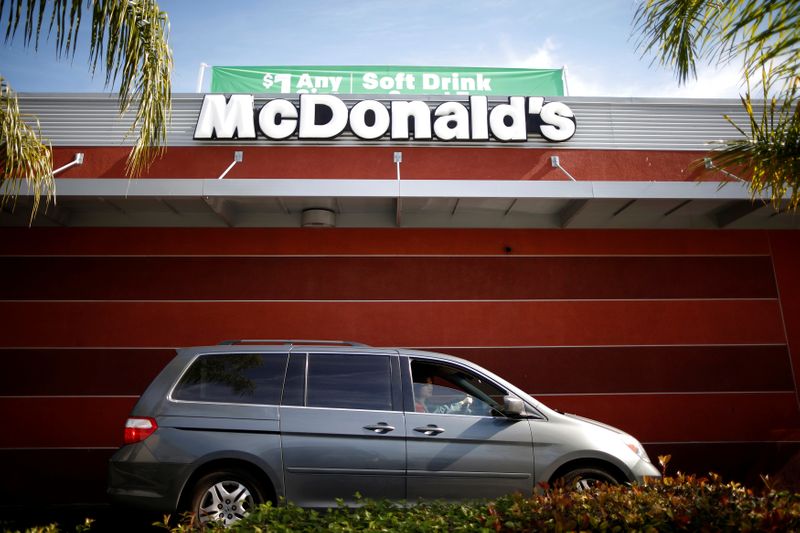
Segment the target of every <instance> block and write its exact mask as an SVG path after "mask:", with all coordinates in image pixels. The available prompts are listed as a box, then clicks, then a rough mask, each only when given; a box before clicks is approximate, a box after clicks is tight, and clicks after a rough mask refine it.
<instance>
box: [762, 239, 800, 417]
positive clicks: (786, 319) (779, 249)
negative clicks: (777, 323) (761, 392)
mask: <svg viewBox="0 0 800 533" xmlns="http://www.w3.org/2000/svg"><path fill="white" fill-rule="evenodd" d="M769 242H770V247H771V250H772V258H773V261H774V265H775V279H776V282H777V284H778V294H779V297H780V306H781V315H782V318H783V324H784V328H785V329H786V338H787V341H788V343H789V353H790V354H791V356H792V366H793V369H794V380H795V385H796V384H797V383H800V277H798V273H800V232H797V231H771V232H769ZM798 395H800V390H798ZM798 400H799V401H800V396H798Z"/></svg>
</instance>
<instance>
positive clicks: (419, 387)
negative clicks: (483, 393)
mask: <svg viewBox="0 0 800 533" xmlns="http://www.w3.org/2000/svg"><path fill="white" fill-rule="evenodd" d="M417 374H418V373H416V372H415V375H414V410H415V411H416V412H418V413H435V414H448V413H461V414H469V412H470V406H471V405H472V396H469V395H466V396H465V397H464V399H463V400H459V401H456V402H447V403H442V404H436V403H435V402H434V401H433V400H432V398H433V392H434V387H437V388H438V389H440V390H442V391H444V392H446V393H447V394H448V395H449V394H452V393H455V392H457V393H460V394H463V392H462V391H457V390H455V389H451V388H449V387H443V386H441V385H434V384H433V377H432V376H430V375H427V376H418V375H417ZM418 380H419V381H418Z"/></svg>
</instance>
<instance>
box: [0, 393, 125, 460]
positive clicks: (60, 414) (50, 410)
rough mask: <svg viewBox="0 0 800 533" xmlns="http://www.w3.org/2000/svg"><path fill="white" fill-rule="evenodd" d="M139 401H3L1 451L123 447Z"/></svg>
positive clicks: (108, 398)
mask: <svg viewBox="0 0 800 533" xmlns="http://www.w3.org/2000/svg"><path fill="white" fill-rule="evenodd" d="M136 400H137V398H114V397H98V396H94V397H72V398H70V397H60V398H58V397H51V398H19V397H16V398H0V417H1V418H2V420H3V431H2V433H0V448H38V447H43V448H72V447H79V448H80V447H87V448H89V447H99V446H110V447H118V446H122V435H123V429H124V426H125V419H126V418H127V417H128V413H130V410H131V408H133V405H134V404H135V403H136Z"/></svg>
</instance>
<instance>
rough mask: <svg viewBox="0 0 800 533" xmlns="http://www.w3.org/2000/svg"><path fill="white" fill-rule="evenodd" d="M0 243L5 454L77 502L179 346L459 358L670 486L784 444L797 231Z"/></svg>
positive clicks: (790, 437) (56, 234)
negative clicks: (649, 465) (664, 461)
mask: <svg viewBox="0 0 800 533" xmlns="http://www.w3.org/2000/svg"><path fill="white" fill-rule="evenodd" d="M0 237H2V239H3V242H4V247H3V249H2V250H0V255H3V258H2V261H3V270H4V273H5V274H6V277H5V279H6V283H4V284H3V287H0V316H3V322H2V323H3V326H2V327H0V360H1V361H2V362H3V365H4V372H3V373H2V374H0V416H3V419H4V421H5V423H6V424H5V426H4V428H5V429H4V432H3V433H2V435H0V458H2V459H3V460H5V461H10V462H16V461H25V460H32V459H34V458H35V460H36V461H38V463H37V464H53V465H58V461H64V460H66V461H73V462H70V463H69V464H65V465H64V466H63V468H55V469H54V470H53V471H52V472H49V473H48V471H47V470H46V469H44V468H42V469H41V472H40V474H41V476H42V478H41V480H40V481H42V482H46V483H52V484H58V483H63V481H64V480H65V479H68V477H69V475H71V474H72V473H73V472H72V471H73V470H74V469H73V466H74V465H76V464H82V465H84V467H85V468H86V469H89V470H90V472H83V473H82V474H81V476H83V479H84V481H85V483H86V484H88V485H90V486H92V487H93V488H90V489H88V490H87V491H86V492H84V494H102V492H103V491H102V490H100V489H98V487H99V486H103V485H104V483H105V464H104V461H105V460H106V459H107V458H108V456H109V455H110V453H111V452H112V450H113V449H114V448H116V447H117V446H119V444H120V440H121V435H122V424H123V422H124V420H125V417H126V416H127V414H128V412H129V410H130V409H131V407H132V406H133V404H134V403H135V401H136V399H137V397H138V395H139V394H141V392H142V391H143V390H144V388H145V387H146V386H147V384H148V383H149V382H150V381H151V380H152V379H153V377H154V376H155V375H156V374H157V373H158V372H159V371H160V369H161V368H162V367H163V366H164V364H165V363H166V362H167V361H169V359H170V358H171V357H172V355H173V354H174V350H175V348H178V347H181V346H191V345H204V344H214V343H217V342H219V341H221V340H223V339H229V338H329V339H341V338H344V339H348V340H356V341H362V342H366V343H368V344H372V345H378V346H407V347H416V348H422V349H430V350H434V351H440V352H445V353H450V354H453V355H457V356H460V357H463V358H466V359H469V360H472V361H475V362H477V363H478V364H481V365H483V366H485V367H487V368H488V369H490V370H492V371H494V372H497V373H498V374H500V375H503V376H505V377H508V378H509V379H510V380H512V381H514V382H515V383H516V384H518V385H519V386H521V387H522V388H523V389H525V390H526V391H529V392H530V393H532V394H534V395H535V396H536V397H537V398H538V399H539V400H540V401H542V402H544V403H545V404H547V405H549V406H551V407H554V408H558V409H562V410H564V411H568V412H575V413H578V414H581V415H584V416H589V417H592V418H597V419H599V420H602V421H604V422H607V423H610V424H613V425H616V426H618V427H620V428H622V429H624V430H626V431H629V432H631V433H632V434H634V435H635V436H637V437H638V438H640V439H641V440H642V441H644V442H645V444H646V446H647V448H648V451H650V453H651V456H654V455H655V454H656V453H672V454H673V462H672V468H676V469H677V468H679V469H682V470H684V471H696V472H699V473H705V472H706V471H708V470H719V471H721V472H722V473H725V474H728V475H730V476H733V477H736V478H738V479H748V480H752V479H754V478H753V476H754V475H756V476H757V474H759V473H772V472H774V471H777V469H779V468H780V466H781V465H782V464H783V462H785V460H786V459H787V458H788V457H790V456H791V455H792V454H793V453H794V452H795V451H797V449H798V445H797V443H800V432H798V429H800V413H799V412H798V403H797V394H796V384H795V376H794V375H793V371H794V369H795V368H796V367H797V365H796V364H793V360H792V356H793V354H794V352H795V351H794V350H793V349H792V348H793V344H792V342H791V336H792V335H796V332H797V331H800V328H798V327H797V326H796V323H797V321H798V320H800V316H798V315H800V313H798V311H797V306H796V304H795V303H794V301H791V302H790V301H786V298H787V295H788V296H789V297H794V296H796V295H797V294H798V293H800V291H798V289H797V287H798V284H797V283H795V282H794V279H793V275H794V274H793V273H794V272H796V271H797V268H800V265H798V262H799V261H798V257H797V254H796V253H794V252H793V250H794V249H797V245H798V244H800V243H798V235H797V233H796V232H785V233H778V234H774V233H768V232H760V231H742V232H735V231H642V230H634V231H631V230H623V231H543V230H510V231H505V230H443V231H442V230H376V229H357V230H346V229H332V230H308V229H287V230H279V229H267V230H261V229H259V230H241V229H231V230H224V229H223V230H216V229H119V230H117V229H103V228H94V229H77V228H73V229H65V228H62V229H32V230H27V229H22V230H21V229H9V228H3V229H0ZM776 273H777V277H776ZM11 280H13V282H12V281H11ZM787 333H788V334H789V335H790V340H789V341H788V342H787ZM87 421H89V422H87ZM737 453H739V454H741V455H740V458H742V457H743V458H745V459H741V460H740V462H739V463H738V464H737V463H736V461H734V460H732V458H733V457H735V456H736V454H737ZM748 454H749V455H748ZM768 454H773V455H772V456H770V457H767V455H768ZM775 454H777V455H775ZM715 465H716V466H717V468H715ZM5 496H7V497H9V498H13V495H8V494H5Z"/></svg>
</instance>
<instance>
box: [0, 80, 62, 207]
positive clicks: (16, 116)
mask: <svg viewBox="0 0 800 533" xmlns="http://www.w3.org/2000/svg"><path fill="white" fill-rule="evenodd" d="M29 120H30V119H29ZM34 120H35V119H34ZM36 123H37V126H38V122H36ZM40 138H41V135H40V132H39V131H37V130H34V129H33V128H32V127H31V126H29V125H28V122H26V121H25V120H23V116H22V115H21V114H20V111H19V105H18V103H17V96H16V95H15V94H14V92H13V91H12V90H11V88H10V87H9V86H8V84H7V83H6V82H5V80H4V79H3V78H2V76H0V168H2V169H3V175H2V178H1V179H0V189H2V199H0V207H5V206H6V205H7V204H8V203H9V201H10V200H11V199H12V198H14V203H13V204H12V209H13V207H14V206H15V205H16V198H17V196H18V195H19V193H20V189H21V187H22V183H23V182H27V185H28V188H29V190H31V191H32V192H33V207H32V210H31V218H30V221H31V222H33V217H34V216H35V214H36V211H37V210H38V209H39V201H40V198H41V197H42V195H44V196H45V198H46V205H49V204H50V201H51V200H54V199H55V181H54V179H53V157H52V152H51V150H50V147H49V146H46V145H44V144H43V143H42V142H41V141H40V140H39V139H40Z"/></svg>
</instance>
